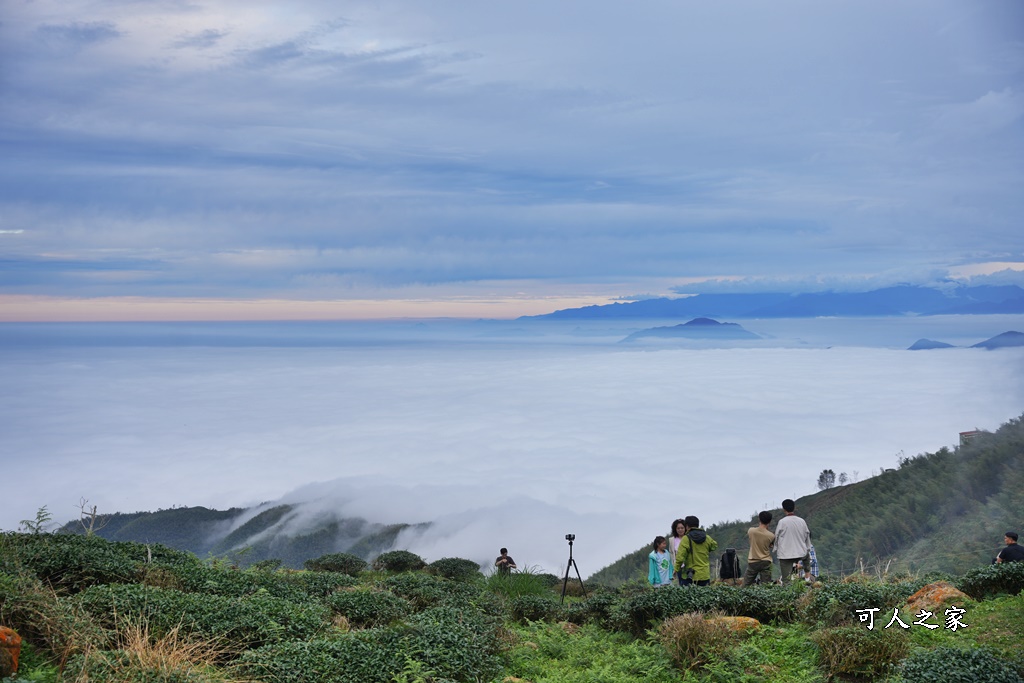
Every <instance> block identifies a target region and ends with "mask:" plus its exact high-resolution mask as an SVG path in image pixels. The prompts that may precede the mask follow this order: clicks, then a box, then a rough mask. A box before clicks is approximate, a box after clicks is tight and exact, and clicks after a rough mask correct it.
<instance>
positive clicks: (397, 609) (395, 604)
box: [327, 588, 411, 626]
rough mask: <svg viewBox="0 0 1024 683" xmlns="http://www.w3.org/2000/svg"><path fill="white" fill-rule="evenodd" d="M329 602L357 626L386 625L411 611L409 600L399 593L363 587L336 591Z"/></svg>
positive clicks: (335, 609)
mask: <svg viewBox="0 0 1024 683" xmlns="http://www.w3.org/2000/svg"><path fill="white" fill-rule="evenodd" d="M327 604H328V605H330V607H331V609H332V610H334V611H335V612H337V613H338V614H341V615H343V616H345V617H346V618H347V619H348V620H349V623H351V624H354V625H356V626H386V625H388V624H390V623H391V622H393V621H396V620H398V619H401V618H402V617H404V616H405V615H406V614H408V613H409V612H410V611H411V607H410V605H409V603H408V601H406V600H404V599H402V598H400V597H398V596H397V595H394V594H392V593H389V592H387V591H376V590H367V589H362V588H356V589H352V590H346V591H340V592H338V593H334V594H333V595H331V596H330V597H329V598H328V599H327Z"/></svg>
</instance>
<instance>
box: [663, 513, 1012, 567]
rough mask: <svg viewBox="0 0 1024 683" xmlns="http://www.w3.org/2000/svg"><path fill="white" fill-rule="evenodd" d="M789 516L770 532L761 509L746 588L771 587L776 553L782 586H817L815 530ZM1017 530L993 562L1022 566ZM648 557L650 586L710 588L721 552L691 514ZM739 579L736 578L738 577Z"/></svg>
mask: <svg viewBox="0 0 1024 683" xmlns="http://www.w3.org/2000/svg"><path fill="white" fill-rule="evenodd" d="M782 510H783V511H784V512H785V516H783V518H782V519H780V520H779V521H778V523H777V524H776V525H775V531H774V532H772V531H771V530H770V529H769V528H768V526H769V525H770V524H771V523H772V513H770V512H768V511H767V510H762V511H761V512H759V513H758V515H757V521H758V525H757V526H755V527H751V528H750V529H748V530H747V539H748V540H749V541H750V550H749V552H748V553H747V569H746V571H745V572H744V573H743V585H744V586H751V585H753V584H755V583H771V582H772V553H773V552H774V554H775V557H776V558H777V559H778V562H779V570H780V574H781V575H780V577H779V581H780V583H783V584H786V583H789V582H790V581H791V580H792V579H793V577H794V576H799V577H802V578H804V579H805V580H807V581H813V580H814V577H816V576H818V557H817V554H816V553H815V550H814V546H813V545H812V544H811V531H810V529H808V528H807V522H805V521H804V520H803V519H802V518H801V517H799V516H797V514H796V503H795V502H794V501H793V500H791V499H789V498H787V499H786V500H784V501H782ZM1017 540H1018V536H1017V533H1016V532H1014V531H1007V532H1006V534H1005V536H1004V541H1005V542H1006V547H1005V548H1003V549H1002V550H1000V551H999V554H998V555H997V556H996V558H995V559H994V560H993V563H995V564H1002V563H1004V562H1024V546H1021V545H1019V544H1018V543H1017ZM651 545H652V548H653V549H652V550H651V553H650V555H648V570H647V580H648V581H649V582H650V583H651V585H652V586H655V587H659V586H670V585H672V582H673V579H674V580H676V581H678V583H679V585H680V586H691V585H696V586H707V585H708V584H710V583H711V562H710V559H709V556H710V554H711V552H712V551H713V550H715V549H716V548H718V543H717V542H716V541H715V539H713V538H711V536H709V535H708V534H707V532H705V531H704V530H703V529H702V528H700V520H699V519H698V518H696V517H694V516H693V515H690V516H688V517H686V518H684V519H677V520H675V521H674V522H672V531H671V533H670V534H669V536H668V537H667V538H666V537H665V536H657V537H656V538H655V539H654V543H652V544H651ZM735 578H738V576H737V577H735Z"/></svg>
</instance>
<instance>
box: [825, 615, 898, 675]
mask: <svg viewBox="0 0 1024 683" xmlns="http://www.w3.org/2000/svg"><path fill="white" fill-rule="evenodd" d="M811 640H813V641H814V643H815V645H817V646H818V663H819V665H821V666H822V667H823V668H824V669H825V671H826V672H827V673H828V676H829V678H832V677H835V676H838V675H845V676H864V677H868V678H871V679H872V680H874V679H876V678H882V677H884V676H886V675H887V674H889V673H891V672H892V671H893V670H894V669H895V667H896V665H897V664H899V662H900V660H902V659H903V658H904V657H906V656H907V652H908V651H909V650H910V640H909V638H908V636H907V633H906V631H904V630H902V629H896V630H892V629H889V630H885V629H881V628H876V629H873V630H870V631H869V630H868V629H866V628H864V627H863V626H839V627H835V628H827V629H825V630H823V631H818V632H816V633H814V634H812V635H811Z"/></svg>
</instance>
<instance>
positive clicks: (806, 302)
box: [520, 285, 1024, 320]
mask: <svg viewBox="0 0 1024 683" xmlns="http://www.w3.org/2000/svg"><path fill="white" fill-rule="evenodd" d="M998 313H1024V289H1022V288H1021V287H1018V286H1016V285H1004V286H992V285H983V286H976V287H966V286H960V287H954V288H950V289H937V288H934V287H918V286H914V285H898V286H895V287H885V288H882V289H875V290H871V291H869V292H855V293H849V292H821V293H814V294H786V293H756V294H755V293H751V294H697V295H696V296H691V297H682V298H677V299H672V298H661V299H645V300H643V301H632V302H627V303H622V302H617V303H613V304H603V305H596V306H584V307H582V308H566V309H562V310H559V311H555V312H553V313H547V314H544V315H535V316H524V317H523V318H520V319H521V320H527V319H536V320H595V319H622V318H651V319H653V318H725V317H732V318H816V317H822V316H840V317H857V316H871V317H881V316H901V315H991V314H998Z"/></svg>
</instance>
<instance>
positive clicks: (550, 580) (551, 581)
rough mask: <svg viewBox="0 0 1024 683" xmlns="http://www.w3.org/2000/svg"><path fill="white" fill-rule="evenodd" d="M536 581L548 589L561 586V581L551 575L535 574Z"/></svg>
mask: <svg viewBox="0 0 1024 683" xmlns="http://www.w3.org/2000/svg"><path fill="white" fill-rule="evenodd" d="M537 580H538V581H540V582H541V583H543V584H544V585H545V586H547V587H548V588H554V587H555V586H561V585H562V579H561V578H559V577H557V576H555V575H554V574H551V573H543V574H537ZM595 590H596V589H595Z"/></svg>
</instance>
